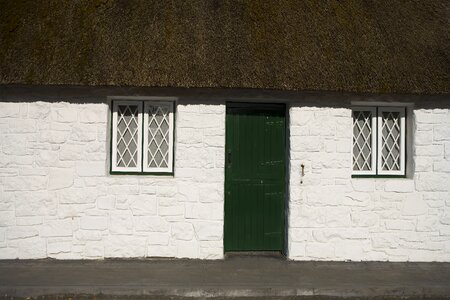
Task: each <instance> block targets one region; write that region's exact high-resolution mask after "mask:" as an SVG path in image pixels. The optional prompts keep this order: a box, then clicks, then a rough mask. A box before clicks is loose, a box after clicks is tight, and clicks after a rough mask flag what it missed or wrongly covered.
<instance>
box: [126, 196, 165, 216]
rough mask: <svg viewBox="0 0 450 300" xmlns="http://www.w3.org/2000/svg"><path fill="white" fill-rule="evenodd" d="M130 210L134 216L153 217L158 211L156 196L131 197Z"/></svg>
mask: <svg viewBox="0 0 450 300" xmlns="http://www.w3.org/2000/svg"><path fill="white" fill-rule="evenodd" d="M129 201H130V209H131V211H132V212H133V215H134V216H149V215H151V216H153V215H156V213H157V210H158V202H157V200H156V196H155V195H138V196H130V197H129Z"/></svg>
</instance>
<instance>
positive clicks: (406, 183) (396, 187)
mask: <svg viewBox="0 0 450 300" xmlns="http://www.w3.org/2000/svg"><path fill="white" fill-rule="evenodd" d="M384 189H385V191H386V192H397V193H408V192H413V191H414V181H413V180H411V179H390V180H387V181H386V185H385V188H384Z"/></svg>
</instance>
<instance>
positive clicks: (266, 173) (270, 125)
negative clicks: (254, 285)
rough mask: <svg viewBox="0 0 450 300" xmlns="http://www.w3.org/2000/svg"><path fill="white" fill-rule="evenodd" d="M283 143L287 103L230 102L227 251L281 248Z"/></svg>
mask: <svg viewBox="0 0 450 300" xmlns="http://www.w3.org/2000/svg"><path fill="white" fill-rule="evenodd" d="M285 144H286V120H285V106H284V105H275V104H230V105H228V106H227V116H226V170H225V228H224V246H225V251H269V250H274V251H281V250H283V247H284V220H285V216H284V205H285V155H286V152H285V150H286V149H285Z"/></svg>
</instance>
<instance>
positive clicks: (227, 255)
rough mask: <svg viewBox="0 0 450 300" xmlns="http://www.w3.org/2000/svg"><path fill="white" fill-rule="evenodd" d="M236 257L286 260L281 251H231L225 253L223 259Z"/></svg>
mask: <svg viewBox="0 0 450 300" xmlns="http://www.w3.org/2000/svg"><path fill="white" fill-rule="evenodd" d="M238 257H271V258H278V259H283V260H285V259H286V256H285V255H284V254H283V253H282V252H281V251H233V252H226V253H225V259H228V258H238Z"/></svg>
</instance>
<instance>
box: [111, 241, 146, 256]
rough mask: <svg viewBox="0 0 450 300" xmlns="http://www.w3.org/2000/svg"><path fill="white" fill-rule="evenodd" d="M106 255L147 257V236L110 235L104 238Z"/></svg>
mask: <svg viewBox="0 0 450 300" xmlns="http://www.w3.org/2000/svg"><path fill="white" fill-rule="evenodd" d="M104 241H105V242H104V245H105V247H104V249H105V257H125V258H132V257H145V256H146V254H147V238H146V237H140V236H133V235H108V236H107V237H106V238H105V240H104Z"/></svg>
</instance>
